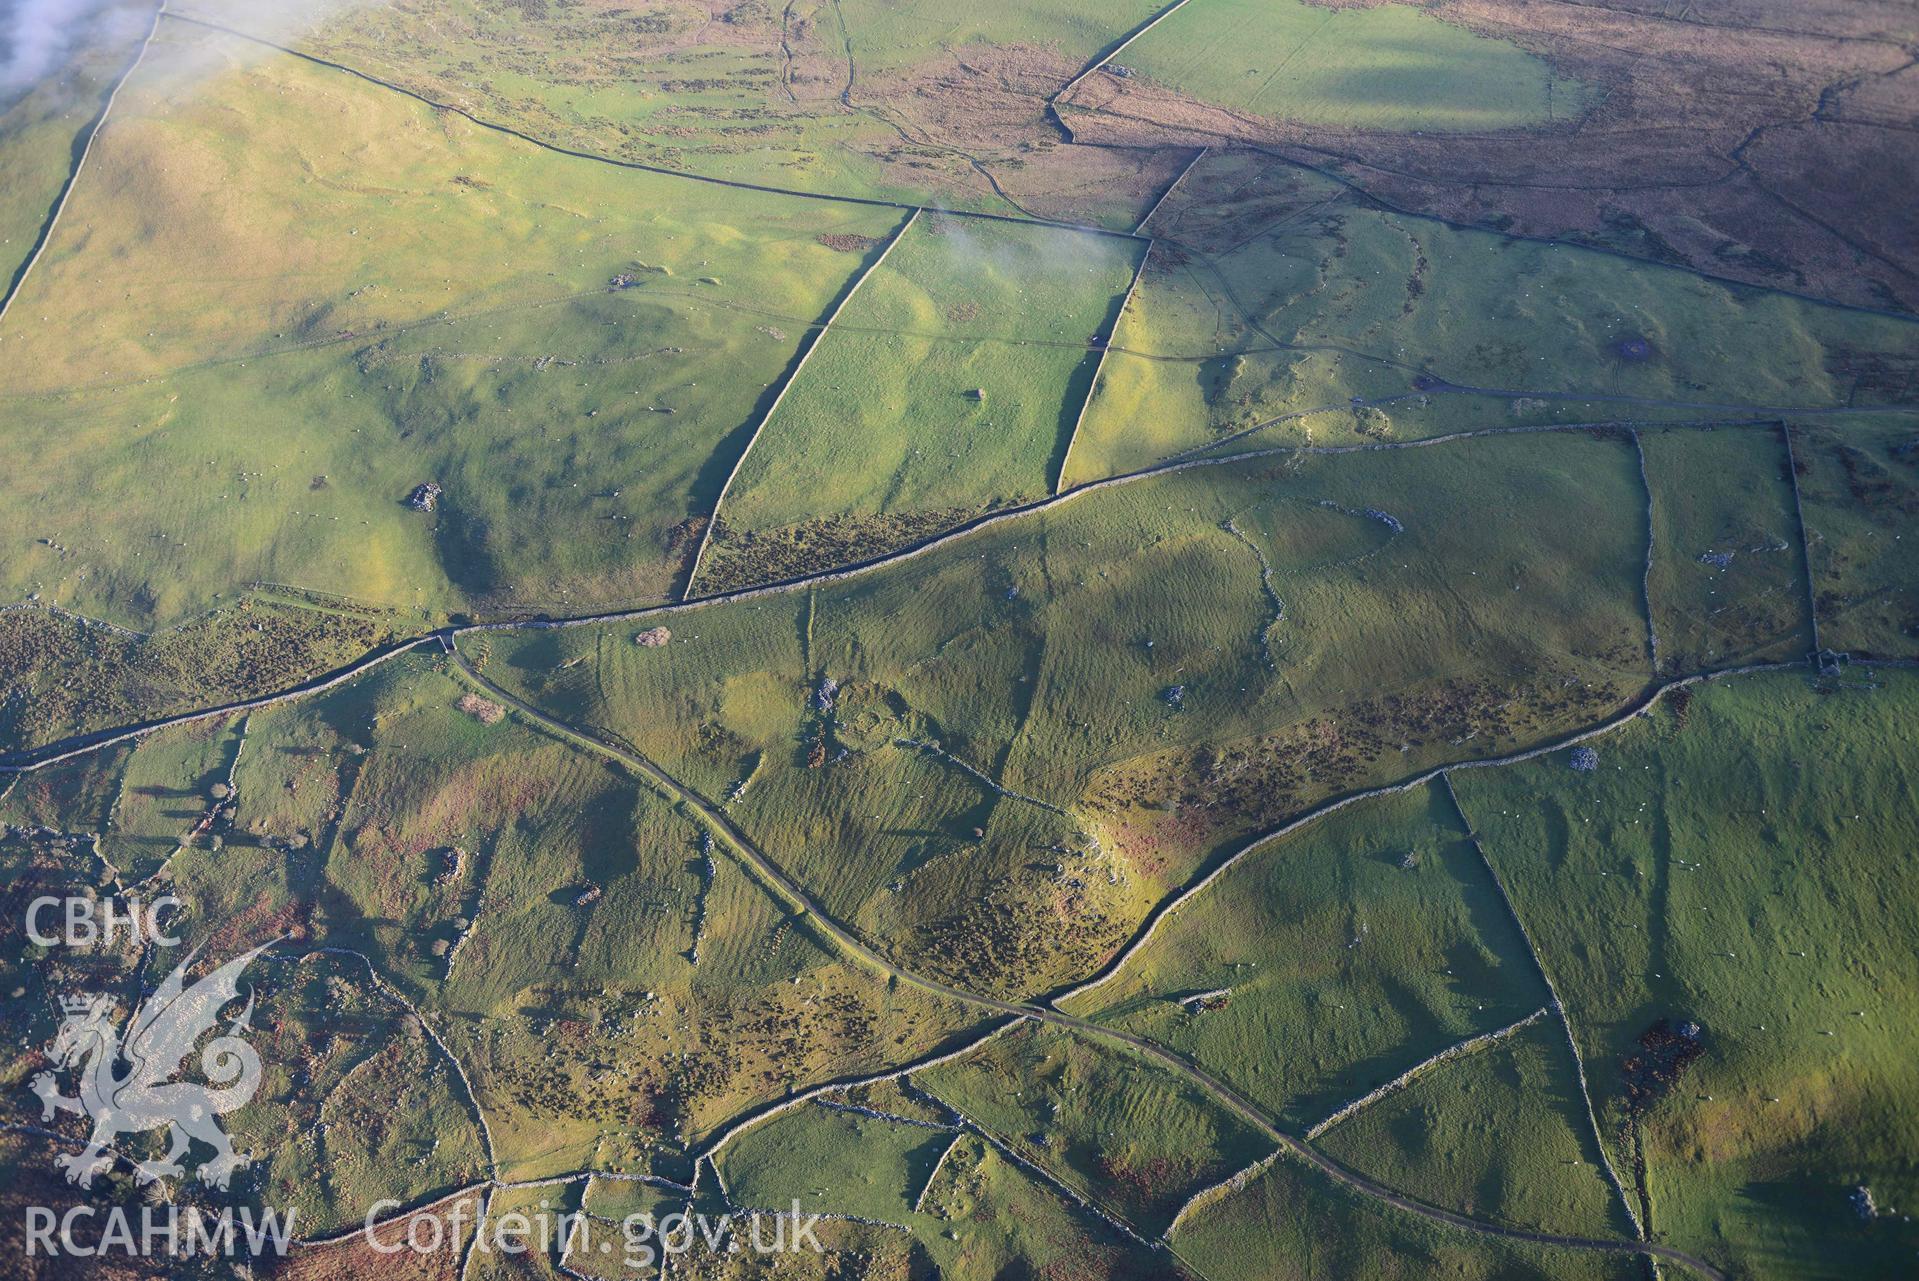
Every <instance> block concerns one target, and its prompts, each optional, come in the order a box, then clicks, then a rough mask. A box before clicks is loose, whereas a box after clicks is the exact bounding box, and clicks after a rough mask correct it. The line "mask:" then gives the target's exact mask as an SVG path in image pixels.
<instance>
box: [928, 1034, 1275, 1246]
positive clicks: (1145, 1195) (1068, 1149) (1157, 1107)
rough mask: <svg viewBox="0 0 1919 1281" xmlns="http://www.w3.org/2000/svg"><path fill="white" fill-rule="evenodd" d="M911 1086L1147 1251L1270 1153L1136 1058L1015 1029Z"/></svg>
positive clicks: (1260, 1138) (1236, 1123)
mask: <svg viewBox="0 0 1919 1281" xmlns="http://www.w3.org/2000/svg"><path fill="white" fill-rule="evenodd" d="M913 1079H914V1083H915V1084H917V1085H919V1086H921V1087H922V1088H924V1089H925V1090H927V1091H928V1092H929V1093H931V1094H932V1095H933V1096H934V1097H936V1098H938V1099H940V1100H941V1101H942V1102H944V1103H946V1104H948V1105H949V1106H951V1107H953V1108H954V1109H956V1110H957V1111H959V1112H960V1113H961V1115H963V1116H965V1117H967V1118H968V1120H969V1121H970V1122H971V1123H973V1124H975V1125H978V1126H981V1127H983V1128H984V1129H985V1130H986V1132H987V1133H989V1134H992V1135H994V1136H995V1137H996V1138H998V1140H999V1141H1000V1142H1001V1143H1003V1144H1006V1145H1007V1146H1009V1147H1010V1148H1012V1149H1013V1150H1014V1151H1016V1152H1018V1153H1019V1154H1020V1155H1021V1157H1023V1158H1024V1159H1025V1160H1028V1161H1031V1162H1032V1163H1033V1164H1034V1165H1036V1166H1038V1167H1040V1168H1041V1169H1044V1170H1046V1171H1047V1172H1048V1173H1049V1174H1051V1175H1052V1176H1053V1177H1055V1178H1057V1179H1059V1180H1061V1181H1062V1182H1064V1183H1065V1184H1066V1185H1067V1186H1069V1187H1072V1188H1074V1189H1075V1190H1076V1191H1078V1192H1079V1193H1080V1194H1081V1195H1082V1196H1085V1197H1087V1198H1088V1199H1089V1200H1091V1201H1092V1202H1093V1203H1094V1204H1096V1205H1100V1206H1102V1208H1104V1209H1105V1210H1106V1211H1107V1212H1108V1213H1111V1214H1115V1215H1117V1216H1118V1217H1119V1218H1120V1219H1121V1220H1122V1221H1124V1222H1126V1223H1127V1224H1128V1225H1129V1226H1130V1227H1132V1228H1133V1230H1134V1231H1136V1232H1138V1233H1139V1234H1140V1235H1141V1236H1142V1237H1145V1238H1147V1239H1148V1240H1151V1239H1153V1238H1155V1237H1157V1236H1159V1235H1161V1234H1163V1233H1164V1232H1165V1231H1166V1229H1167V1227H1168V1226H1169V1225H1170V1224H1171V1223H1172V1221H1173V1216H1174V1215H1175V1214H1177V1213H1178V1212H1179V1208H1180V1207H1181V1206H1182V1205H1184V1204H1185V1203H1186V1201H1187V1200H1188V1199H1189V1198H1191V1197H1192V1195H1193V1194H1194V1193H1196V1192H1198V1191H1199V1190H1200V1189H1202V1188H1205V1187H1210V1186H1212V1185H1213V1184H1215V1183H1218V1182H1219V1181H1221V1180H1222V1179H1225V1178H1226V1177H1228V1176H1229V1175H1231V1174H1233V1173H1235V1172H1236V1171H1239V1170H1243V1169H1245V1168H1246V1167H1247V1166H1249V1165H1251V1164H1252V1163H1253V1162H1254V1161H1257V1160H1259V1159H1260V1158H1262V1157H1264V1156H1266V1155H1267V1154H1268V1153H1269V1152H1270V1151H1271V1148H1272V1145H1271V1143H1270V1142H1269V1141H1268V1140H1267V1139H1266V1137H1265V1136H1264V1135H1261V1134H1259V1133H1258V1132H1257V1131H1255V1130H1253V1129H1252V1128H1251V1127H1250V1126H1248V1125H1247V1124H1246V1123H1245V1122H1243V1121H1241V1120H1240V1119H1239V1118H1237V1117H1235V1116H1233V1115H1232V1114H1231V1113H1229V1112H1227V1111H1226V1110H1225V1109H1224V1108H1222V1107H1220V1105H1219V1104H1218V1103H1216V1102H1214V1101H1213V1100H1211V1099H1209V1098H1207V1097H1206V1096H1205V1095H1203V1094H1201V1093H1200V1092H1199V1091H1198V1090H1197V1089H1196V1088H1194V1087H1193V1086H1192V1085H1190V1084H1189V1083H1187V1082H1184V1081H1180V1080H1178V1079H1177V1078H1175V1077H1172V1076H1171V1075H1170V1074H1168V1073H1166V1072H1165V1071H1163V1070H1161V1069H1158V1068H1156V1067H1154V1066H1153V1065H1151V1064H1150V1063H1149V1062H1148V1061H1147V1060H1146V1059H1145V1058H1144V1057H1143V1056H1141V1055H1139V1054H1137V1053H1135V1052H1132V1051H1130V1050H1125V1049H1115V1048H1114V1047H1112V1046H1111V1045H1108V1044H1097V1045H1096V1044H1093V1043H1091V1042H1090V1041H1088V1040H1083V1039H1080V1038H1079V1037H1078V1036H1077V1035H1076V1034H1074V1033H1069V1032H1064V1031H1059V1030H1057V1029H1053V1028H1040V1027H1035V1026H1033V1025H1027V1026H1024V1027H1020V1028H1016V1029H1014V1030H1013V1031H1012V1032H1009V1033H1007V1034H1006V1035H1004V1036H1001V1037H999V1038H997V1039H995V1040H994V1041H992V1042H990V1043H989V1044H987V1045H985V1046H983V1047H981V1048H980V1049H979V1050H978V1051H976V1052H974V1053H973V1054H971V1055H969V1056H968V1057H966V1058H963V1059H959V1060H956V1061H954V1062H952V1063H943V1064H941V1065H939V1066H938V1067H935V1068H933V1069H931V1070H929V1071H926V1072H921V1073H918V1074H916V1075H915V1076H914V1078H913Z"/></svg>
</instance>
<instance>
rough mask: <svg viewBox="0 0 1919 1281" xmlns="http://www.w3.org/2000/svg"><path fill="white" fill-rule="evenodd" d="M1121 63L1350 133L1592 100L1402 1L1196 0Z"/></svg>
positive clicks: (1203, 93)
mask: <svg viewBox="0 0 1919 1281" xmlns="http://www.w3.org/2000/svg"><path fill="white" fill-rule="evenodd" d="M1120 61H1121V62H1122V63H1123V64H1124V65H1126V66H1128V67H1130V68H1132V69H1133V70H1134V71H1135V72H1137V74H1139V75H1141V76H1144V77H1145V78H1146V79H1147V80H1149V81H1150V82H1152V83H1153V84H1154V85H1155V86H1160V87H1164V88H1166V89H1169V90H1172V91H1174V92H1177V93H1179V94H1182V95H1185V96H1187V97H1190V98H1192V99H1196V100H1198V101H1199V102H1202V103H1205V104H1207V105H1209V106H1218V107H1224V108H1227V109H1229V110H1232V111H1238V112H1244V113H1247V114H1251V115H1256V116H1264V117H1268V118H1270V119H1277V120H1299V121H1305V122H1307V123H1310V124H1317V125H1336V126H1341V127H1344V128H1349V129H1394V130H1415V129H1420V130H1427V131H1434V130H1441V131H1444V130H1466V131H1472V130H1492V129H1507V128H1513V127H1516V126H1522V125H1535V124H1544V123H1547V122H1549V121H1553V120H1562V121H1563V120H1573V119H1577V118H1578V117H1579V116H1580V115H1581V114H1582V113H1583V112H1584V111H1585V110H1586V108H1587V106H1588V105H1590V104H1591V102H1592V101H1594V97H1593V95H1592V94H1591V92H1590V91H1589V90H1587V89H1586V88H1585V87H1584V86H1582V85H1580V84H1579V83H1578V82H1577V81H1572V80H1568V79H1566V78H1565V77H1563V76H1560V75H1559V74H1557V73H1556V72H1555V71H1554V70H1553V68H1552V66H1551V65H1550V64H1549V63H1548V62H1546V61H1545V60H1543V59H1541V58H1536V57H1534V56H1532V55H1531V54H1528V53H1525V52H1523V51H1522V50H1520V49H1519V48H1518V47H1517V46H1515V45H1511V44H1508V43H1506V42H1505V41H1503V40H1496V39H1490V38H1488V37H1485V36H1479V35H1475V34H1473V33H1472V32H1470V31H1467V30H1465V29H1463V28H1461V27H1457V26H1453V25H1451V24H1450V23H1446V22H1442V21H1440V20H1438V19H1437V18H1435V17H1434V16H1433V15H1432V14H1430V13H1427V12H1425V11H1423V10H1422V9H1420V8H1417V7H1414V6H1411V5H1402V4H1386V5H1363V6H1352V7H1340V8H1334V7H1329V6H1324V5H1318V4H1308V3H1305V0H1193V3H1191V4H1188V5H1186V6H1185V7H1183V8H1181V9H1180V10H1179V11H1178V12H1177V13H1174V14H1173V15H1172V16H1170V17H1168V18H1167V19H1166V20H1165V21H1164V22H1162V23H1160V24H1159V25H1158V26H1156V27H1154V28H1153V30H1152V31H1150V32H1148V33H1147V34H1146V35H1144V36H1142V37H1140V38H1139V39H1138V40H1137V41H1135V42H1134V43H1133V44H1131V45H1129V46H1127V48H1126V49H1125V51H1124V52H1123V54H1122V55H1121V57H1120ZM1074 101H1077V102H1080V103H1082V104H1083V103H1085V101H1086V96H1085V95H1084V94H1082V95H1081V96H1080V97H1078V98H1077V99H1075V100H1074Z"/></svg>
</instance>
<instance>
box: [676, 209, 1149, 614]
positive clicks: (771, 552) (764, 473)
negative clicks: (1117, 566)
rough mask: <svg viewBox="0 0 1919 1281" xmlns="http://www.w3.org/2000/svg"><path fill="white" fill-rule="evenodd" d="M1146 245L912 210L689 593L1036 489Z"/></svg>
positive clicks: (765, 577) (807, 375)
mask: <svg viewBox="0 0 1919 1281" xmlns="http://www.w3.org/2000/svg"><path fill="white" fill-rule="evenodd" d="M1142 248H1143V247H1142V246H1141V245H1140V244H1139V243H1138V242H1136V241H1132V240H1128V239H1125V238H1123V237H1116V236H1101V235H1093V234H1089V233H1081V232H1073V231H1065V230H1058V229H1053V228H1037V227H1030V226H1029V227H1021V226H1017V225H1015V224H1012V223H1004V222H992V221H986V220H979V219H967V218H953V217H947V216H943V215H936V214H927V215H923V216H922V217H919V218H917V219H915V220H914V221H913V223H912V224H911V225H910V226H908V227H907V228H906V230H905V231H903V232H902V233H901V234H900V239H899V241H898V243H896V244H895V245H894V246H893V247H892V250H891V251H890V252H889V253H888V254H887V256H886V260H885V261H884V262H883V263H882V264H881V265H880V266H878V267H877V268H875V269H874V270H873V272H872V273H871V274H870V275H869V276H867V277H866V278H865V279H864V280H862V281H861V282H860V284H859V286H858V288H857V290H856V292H855V293H854V294H853V296H852V297H851V299H850V300H849V301H848V303H847V305H846V307H845V308H844V309H843V310H842V311H840V313H839V314H838V315H837V316H836V317H835V319H834V322H833V327H832V328H831V329H830V330H829V331H828V332H827V333H825V334H824V335H822V336H821V338H820V342H819V348H818V350H817V351H815V352H814V353H812V355H811V356H810V358H809V359H808V362H807V364H806V367H805V368H804V369H803V370H802V371H801V372H800V374H799V376H798V377H797V379H796V380H795V381H794V383H793V385H792V386H791V387H789V388H787V389H786V392H785V394H784V396H783V398H782V399H781V401H780V403H779V405H778V407H777V409H775V411H774V412H773V414H772V415H771V416H770V417H769V418H768V420H767V421H766V424H765V426H764V427H763V428H762V430H761V432H760V435H759V437H758V438H757V439H756V440H755V441H754V443H753V447H752V449H751V450H750V451H749V452H748V453H747V455H746V457H745V459H744V460H743V461H742V462H741V463H740V467H739V470H738V472H737V473H736V474H735V476H734V477H733V482H732V485H731V487H730V488H729V489H728V490H727V493H726V498H725V500H724V502H723V503H722V505H721V508H720V515H719V522H720V524H719V527H718V530H717V532H716V536H715V538H714V541H713V542H712V544H711V545H710V546H709V548H708V553H707V559H706V560H705V561H703V562H702V563H701V572H700V575H699V578H698V581H697V582H696V584H695V586H696V587H697V588H699V589H700V590H703V591H710V590H719V589H721V588H725V587H730V586H737V585H740V584H743V583H753V582H764V581H769V580H775V579H780V578H788V577H794V576H796V575H798V574H801V573H804V572H807V571H810V570H817V569H823V568H828V567H830V566H832V565H834V564H840V563H844V562H846V561H849V560H855V559H859V558H860V557H862V556H871V555H874V554H876V553H879V552H883V551H887V550H891V549H892V548H893V547H895V546H898V545H900V544H903V543H906V542H909V541H911V540H913V539H914V538H916V537H919V536H923V535H924V534H925V533H926V532H930V531H932V530H937V529H939V528H942V527H945V526H951V525H955V524H959V523H961V522H962V521H964V520H966V519H967V518H969V517H972V516H975V515H978V514H979V513H981V512H985V511H990V510H992V509H994V508H997V507H1004V506H1006V505H1008V504H1012V503H1017V502H1021V501H1027V500H1031V499H1034V498H1038V497H1041V496H1042V495H1044V494H1047V493H1049V492H1050V491H1051V489H1052V485H1053V481H1054V478H1055V477H1057V475H1058V474H1059V468H1060V463H1061V459H1062V457H1063V456H1064V454H1065V452H1066V443H1067V440H1068V438H1069V437H1070V436H1071V434H1072V431H1073V426H1074V424H1075V423H1076V422H1077V420H1078V417H1079V409H1080V405H1081V403H1082V402H1083V401H1084V400H1085V397H1086V393H1087V389H1088V387H1089V386H1090V385H1091V382H1092V378H1093V369H1094V367H1095V365H1096V364H1097V363H1098V354H1097V352H1095V351H1093V350H1091V348H1092V347H1093V346H1094V345H1095V344H1096V342H1100V341H1104V336H1105V335H1108V334H1110V333H1111V332H1112V322H1113V318H1114V315H1115V313H1116V311H1117V307H1118V301H1119V298H1120V297H1121V296H1122V295H1124V294H1125V292H1126V290H1127V287H1128V286H1129V285H1130V283H1131V281H1132V276H1133V272H1134V269H1135V267H1136V265H1137V261H1138V257H1139V254H1140V253H1141V252H1142Z"/></svg>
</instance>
